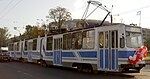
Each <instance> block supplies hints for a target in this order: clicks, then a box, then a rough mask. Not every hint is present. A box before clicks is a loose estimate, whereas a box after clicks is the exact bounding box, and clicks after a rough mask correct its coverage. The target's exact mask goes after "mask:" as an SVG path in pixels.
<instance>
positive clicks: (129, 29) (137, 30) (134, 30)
mask: <svg viewBox="0 0 150 79" xmlns="http://www.w3.org/2000/svg"><path fill="white" fill-rule="evenodd" d="M126 31H130V32H141V28H138V27H126Z"/></svg>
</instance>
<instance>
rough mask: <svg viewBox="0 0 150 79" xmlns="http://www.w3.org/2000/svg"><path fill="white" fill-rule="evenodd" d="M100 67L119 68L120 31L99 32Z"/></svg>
mask: <svg viewBox="0 0 150 79" xmlns="http://www.w3.org/2000/svg"><path fill="white" fill-rule="evenodd" d="M99 48H100V63H99V64H100V65H99V67H100V69H102V70H108V71H116V70H117V68H118V56H117V55H118V54H117V51H118V49H117V48H118V31H117V30H113V31H104V32H100V33H99Z"/></svg>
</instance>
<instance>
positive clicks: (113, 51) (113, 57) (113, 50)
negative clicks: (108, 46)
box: [111, 49, 115, 69]
mask: <svg viewBox="0 0 150 79" xmlns="http://www.w3.org/2000/svg"><path fill="white" fill-rule="evenodd" d="M111 58H112V69H115V49H112V57H111Z"/></svg>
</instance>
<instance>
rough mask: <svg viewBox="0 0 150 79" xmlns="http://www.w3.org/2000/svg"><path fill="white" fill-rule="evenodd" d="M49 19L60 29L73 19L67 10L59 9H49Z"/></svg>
mask: <svg viewBox="0 0 150 79" xmlns="http://www.w3.org/2000/svg"><path fill="white" fill-rule="evenodd" d="M49 18H50V19H53V20H54V22H55V24H56V26H57V27H58V29H61V28H62V25H63V24H65V23H66V21H68V20H70V19H71V13H70V12H68V11H67V10H66V8H62V7H57V8H53V9H49Z"/></svg>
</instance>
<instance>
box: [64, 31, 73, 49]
mask: <svg viewBox="0 0 150 79" xmlns="http://www.w3.org/2000/svg"><path fill="white" fill-rule="evenodd" d="M63 49H64V50H68V49H71V33H69V34H65V35H63Z"/></svg>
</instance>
